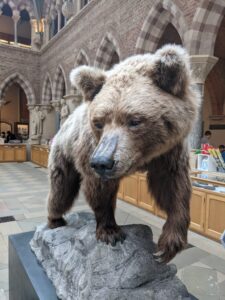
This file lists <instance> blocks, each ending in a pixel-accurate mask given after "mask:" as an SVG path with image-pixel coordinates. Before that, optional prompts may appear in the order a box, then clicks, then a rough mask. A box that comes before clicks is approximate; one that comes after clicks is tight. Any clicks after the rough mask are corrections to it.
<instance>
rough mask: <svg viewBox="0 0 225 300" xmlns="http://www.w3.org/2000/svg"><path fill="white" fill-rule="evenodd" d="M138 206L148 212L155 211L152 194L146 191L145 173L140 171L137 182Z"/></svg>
mask: <svg viewBox="0 0 225 300" xmlns="http://www.w3.org/2000/svg"><path fill="white" fill-rule="evenodd" d="M138 206H140V207H142V208H144V209H147V210H148V211H150V212H154V211H155V202H154V198H153V196H152V194H150V193H149V191H148V186H147V180H146V175H145V174H140V173H139V182H138Z"/></svg>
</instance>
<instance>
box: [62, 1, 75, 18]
mask: <svg viewBox="0 0 225 300" xmlns="http://www.w3.org/2000/svg"><path fill="white" fill-rule="evenodd" d="M62 14H63V15H64V17H65V18H66V19H67V20H69V19H70V18H71V17H72V16H73V15H74V3H73V1H72V0H67V1H66V2H64V3H63V5H62Z"/></svg>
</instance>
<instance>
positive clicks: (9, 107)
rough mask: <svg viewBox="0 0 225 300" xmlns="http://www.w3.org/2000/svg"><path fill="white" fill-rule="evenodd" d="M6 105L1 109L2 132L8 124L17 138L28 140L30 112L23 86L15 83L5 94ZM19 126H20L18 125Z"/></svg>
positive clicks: (0, 123)
mask: <svg viewBox="0 0 225 300" xmlns="http://www.w3.org/2000/svg"><path fill="white" fill-rule="evenodd" d="M4 100H5V104H4V105H3V107H2V108H1V120H0V125H1V131H6V129H5V127H6V125H5V124H7V125H8V126H9V125H10V127H11V128H10V129H8V130H11V131H12V132H13V133H14V134H15V135H16V137H17V138H19V139H23V140H26V139H28V133H29V132H28V124H29V111H28V108H27V97H26V93H25V91H24V89H23V88H22V86H21V85H20V84H19V83H17V82H16V81H13V82H12V84H11V85H10V86H8V88H7V90H6V92H5V97H4ZM18 124H19V125H18Z"/></svg>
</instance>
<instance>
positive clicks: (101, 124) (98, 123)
mask: <svg viewBox="0 0 225 300" xmlns="http://www.w3.org/2000/svg"><path fill="white" fill-rule="evenodd" d="M94 126H95V127H96V128H97V129H102V128H103V127H104V125H103V123H101V122H94Z"/></svg>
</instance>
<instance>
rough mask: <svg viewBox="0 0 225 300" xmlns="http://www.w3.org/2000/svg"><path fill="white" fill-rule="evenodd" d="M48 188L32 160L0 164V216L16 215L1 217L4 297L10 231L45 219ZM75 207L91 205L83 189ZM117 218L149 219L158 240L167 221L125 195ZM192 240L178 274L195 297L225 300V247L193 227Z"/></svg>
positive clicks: (1, 298) (2, 294)
mask: <svg viewBox="0 0 225 300" xmlns="http://www.w3.org/2000/svg"><path fill="white" fill-rule="evenodd" d="M47 193H48V180H47V170H46V169H43V168H39V167H37V166H35V165H34V164H32V163H29V162H27V163H20V164H19V163H5V164H0V218H1V217H4V216H14V218H15V221H11V222H3V223H0V300H5V299H8V252H7V246H8V235H9V234H14V233H18V232H24V231H30V230H34V229H35V226H36V225H38V224H40V223H43V222H45V221H46V198H47ZM73 210H76V211H78V210H89V207H88V205H87V204H86V202H85V201H84V199H83V197H82V195H80V197H79V199H78V200H77V202H76V205H75V207H74V208H73ZM116 219H117V222H118V223H119V224H132V223H142V224H147V225H150V226H151V228H152V231H153V234H154V240H155V241H157V239H158V237H159V234H160V232H161V228H162V225H163V223H164V221H163V220H161V219H160V218H158V217H156V216H153V215H151V214H150V213H148V212H146V211H144V210H141V209H138V208H136V207H134V206H132V205H129V204H127V203H125V202H123V201H118V204H117V211H116ZM189 243H190V244H191V247H189V248H188V249H186V250H184V251H183V252H182V253H181V254H178V255H177V256H176V258H175V259H174V260H173V263H175V264H176V266H177V269H178V273H177V275H178V277H179V278H180V279H181V280H182V281H183V282H184V284H185V285H186V286H187V288H188V290H189V292H190V293H192V294H193V295H194V296H195V297H196V298H197V299H202V300H225V249H224V248H223V247H222V246H221V245H220V244H219V243H216V242H213V241H211V240H209V239H207V238H204V237H202V236H200V235H198V234H195V233H193V232H190V233H189ZM171 300H172V299H171Z"/></svg>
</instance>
